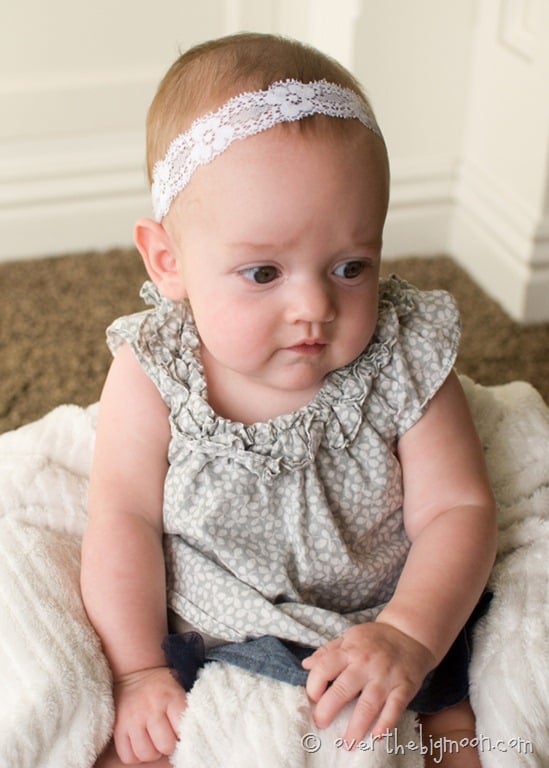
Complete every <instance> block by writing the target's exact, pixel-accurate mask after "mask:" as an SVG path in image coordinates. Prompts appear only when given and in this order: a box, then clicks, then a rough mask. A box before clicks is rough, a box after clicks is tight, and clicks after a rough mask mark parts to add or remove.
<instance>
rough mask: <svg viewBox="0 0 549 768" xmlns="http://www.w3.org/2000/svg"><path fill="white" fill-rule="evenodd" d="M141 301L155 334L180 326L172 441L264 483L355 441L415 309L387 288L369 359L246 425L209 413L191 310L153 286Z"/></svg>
mask: <svg viewBox="0 0 549 768" xmlns="http://www.w3.org/2000/svg"><path fill="white" fill-rule="evenodd" d="M141 296H142V298H143V299H144V300H145V301H146V303H147V304H149V305H152V306H153V307H154V309H153V310H152V313H153V316H154V317H155V325H156V328H157V329H162V328H166V327H168V326H171V327H172V328H173V321H174V320H175V319H177V321H178V325H177V327H178V330H177V338H176V339H175V342H176V348H175V349H174V350H172V352H171V354H169V353H167V358H170V359H169V360H168V359H166V364H167V365H169V366H170V368H171V371H170V378H171V380H172V381H173V383H174V385H175V391H174V392H172V401H173V396H174V394H177V396H178V398H179V400H180V404H181V406H182V407H178V408H176V409H175V410H176V411H177V414H176V415H174V407H173V406H172V421H173V425H172V428H173V431H174V432H175V434H174V437H178V436H180V437H181V438H182V440H181V443H182V444H183V443H184V444H185V446H187V448H188V450H189V451H190V450H193V451H198V452H202V453H207V454H214V455H216V456H219V455H227V456H231V457H232V458H233V459H234V460H235V461H239V462H240V463H244V464H246V466H248V468H249V469H251V470H252V471H254V472H255V473H257V474H260V475H262V476H265V475H271V476H272V475H276V474H278V472H279V471H280V469H281V468H282V467H286V468H297V467H299V466H304V465H305V464H307V463H309V462H310V461H311V460H312V458H313V457H314V455H315V454H316V451H317V448H318V447H319V445H320V444H326V445H327V446H328V447H329V448H332V449H336V450H337V449H342V448H344V447H345V446H347V445H349V444H350V443H351V442H352V441H353V440H354V438H355V436H356V434H357V432H358V430H359V428H360V425H361V423H362V420H363V414H364V409H363V404H364V401H365V400H366V398H367V397H368V395H369V393H370V391H371V388H372V382H373V381H374V379H375V378H376V376H377V375H378V374H379V371H380V370H381V369H382V368H383V367H385V366H386V365H387V364H388V363H389V361H390V360H391V357H392V350H393V346H394V344H395V342H396V340H397V337H398V332H399V315H402V314H403V313H405V314H406V313H407V312H409V311H410V310H411V309H412V302H411V299H409V297H408V296H406V284H403V283H402V282H401V281H400V280H398V279H397V278H389V279H388V280H385V281H382V282H381V284H380V292H379V317H378V323H377V326H376V330H375V333H374V336H373V338H372V341H371V342H370V344H369V345H368V347H367V348H366V349H365V351H364V352H363V353H362V354H361V355H360V356H359V357H358V358H356V360H354V361H353V362H351V363H349V364H348V365H346V366H345V367H343V368H340V369H337V370H335V371H332V372H331V373H330V374H329V375H328V376H327V377H326V379H325V381H324V383H323V385H322V387H321V389H320V390H319V392H318V393H317V394H316V395H315V397H314V398H313V399H312V400H311V401H310V402H309V403H308V404H307V405H305V406H303V407H302V408H300V409H298V410H296V411H294V412H292V413H288V414H283V415H280V416H277V417H275V418H273V419H271V420H269V421H266V422H258V423H255V424H249V425H248V424H242V423H240V422H235V421H231V420H229V419H226V418H224V417H222V416H219V415H218V414H216V413H215V411H214V410H213V409H212V408H211V406H210V405H209V403H208V400H207V385H206V380H205V376H204V370H203V367H202V362H201V359H200V340H199V336H198V331H197V328H196V325H195V322H194V317H193V315H192V312H191V310H190V307H189V306H188V305H187V303H186V302H177V303H176V302H172V301H170V300H169V299H166V298H164V297H163V296H161V295H160V293H159V291H158V289H157V288H156V286H154V285H153V283H151V282H147V283H145V285H144V286H143V288H142V290H141ZM397 307H398V312H397ZM160 335H162V333H161V334H160ZM172 338H173V337H172ZM176 442H177V441H176Z"/></svg>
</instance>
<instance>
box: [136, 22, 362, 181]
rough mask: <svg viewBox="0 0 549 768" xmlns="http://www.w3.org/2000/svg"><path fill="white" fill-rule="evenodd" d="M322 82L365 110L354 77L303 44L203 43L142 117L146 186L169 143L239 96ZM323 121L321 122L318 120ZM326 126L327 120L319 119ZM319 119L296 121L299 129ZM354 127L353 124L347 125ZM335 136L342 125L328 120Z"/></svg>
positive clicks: (246, 39) (262, 38)
mask: <svg viewBox="0 0 549 768" xmlns="http://www.w3.org/2000/svg"><path fill="white" fill-rule="evenodd" d="M288 79H295V80H300V81H301V82H304V83H308V82H311V81H314V80H327V81H329V82H331V83H336V84H338V85H341V86H343V87H345V88H349V89H350V90H352V91H354V92H355V93H356V94H357V95H358V96H359V98H360V99H362V100H363V101H364V102H365V103H366V104H367V105H368V106H369V102H368V99H367V98H366V96H365V94H364V92H363V90H362V88H361V87H360V84H359V83H358V81H357V80H356V78H355V77H353V75H352V74H351V73H350V72H349V71H348V70H347V69H345V67H343V66H342V65H341V64H339V63H338V62H337V61H335V60H334V59H332V58H330V57H329V56H326V55H325V54H323V53H321V52H320V51H318V50H316V49H315V48H312V47H310V46H308V45H305V44H304V43H301V42H298V41H295V40H290V39H288V38H284V37H279V36H276V35H268V34H260V33H241V34H237V35H231V36H228V37H222V38H219V39H217V40H212V41H210V42H206V43H202V44H200V45H197V46H195V47H194V48H191V49H190V50H188V51H187V52H186V53H184V54H182V56H180V57H179V58H178V59H177V60H176V61H175V62H174V64H173V65H172V66H171V67H170V69H169V70H168V72H167V73H166V75H165V76H164V78H163V80H162V82H161V83H160V86H159V88H158V91H157V93H156V96H155V98H154V100H153V102H152V104H151V106H150V109H149V113H148V116H147V169H148V174H149V181H150V180H151V179H152V171H153V168H154V165H155V163H156V162H157V161H158V160H160V159H161V158H162V157H164V155H165V153H166V151H167V149H168V146H169V145H170V142H171V141H172V140H173V139H174V138H175V137H176V136H177V135H179V134H180V133H181V132H183V131H185V130H186V129H187V128H189V126H190V125H191V123H192V122H193V121H194V120H195V119H196V118H197V117H200V116H202V115H204V114H206V113H208V112H211V111H212V110H215V109H217V108H218V107H220V106H221V105H222V104H224V103H225V102H226V101H227V100H228V99H230V98H232V97H233V96H237V95H239V94H240V93H242V92H243V91H249V90H263V89H265V88H268V87H269V86H270V85H272V83H275V82H277V81H279V80H288ZM322 119H323V118H322V117H320V120H322ZM324 120H326V118H324ZM315 121H316V122H318V121H319V117H318V116H314V117H309V118H306V119H305V120H300V121H299V123H298V126H299V128H301V129H302V128H303V126H304V125H307V124H310V123H311V122H315ZM351 122H354V121H351ZM329 123H330V124H338V128H336V129H339V130H344V129H345V127H343V128H342V127H341V124H342V123H347V124H348V123H349V121H346V120H329Z"/></svg>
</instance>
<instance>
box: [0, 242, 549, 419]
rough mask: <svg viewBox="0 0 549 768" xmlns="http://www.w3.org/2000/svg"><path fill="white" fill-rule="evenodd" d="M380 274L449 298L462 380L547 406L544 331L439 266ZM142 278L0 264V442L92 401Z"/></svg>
mask: <svg viewBox="0 0 549 768" xmlns="http://www.w3.org/2000/svg"><path fill="white" fill-rule="evenodd" d="M384 272H385V274H387V273H390V272H396V273H398V274H399V275H401V276H402V277H404V278H406V279H407V280H409V281H410V282H412V283H415V284H416V285H418V286H419V287H422V288H445V289H446V290H449V291H451V292H452V293H453V294H454V296H455V297H456V299H457V301H458V304H459V307H460V310H461V313H462V320H463V336H462V344H461V352H460V355H459V357H458V361H457V368H458V372H459V373H464V374H466V375H468V376H470V377H471V378H472V379H474V380H475V381H477V382H479V383H480V384H485V385H492V384H504V383H506V382H509V381H514V380H518V379H520V380H523V381H528V382H530V383H531V384H533V385H534V387H536V389H538V391H539V392H540V393H541V394H542V396H543V397H544V398H545V400H546V401H549V354H548V351H549V324H543V325H536V326H530V327H527V326H526V327H524V326H521V325H518V324H517V323H515V322H513V321H512V320H511V319H510V318H509V317H508V316H507V315H506V314H505V313H504V312H503V311H502V309H501V308H500V307H499V306H498V305H497V304H496V303H495V302H494V301H492V300H490V299H489V298H487V296H486V295H485V294H484V293H483V291H482V290H481V289H480V288H478V286H477V285H476V284H475V283H474V282H473V281H472V280H471V279H470V278H469V277H468V275H467V274H466V273H465V272H464V271H463V270H461V269H460V268H459V267H457V266H456V265H455V264H454V262H452V261H451V259H449V258H446V257H436V258H405V259H398V260H396V261H394V260H391V261H387V262H386V263H385V265H384ZM145 277H146V275H145V272H144V269H143V266H142V265H141V261H140V258H139V256H138V254H137V252H136V251H134V250H133V249H128V250H120V249H118V250H112V251H109V252H105V253H87V254H78V255H69V256H60V257H57V258H47V259H39V260H35V261H23V262H11V263H4V264H0V361H1V376H0V432H4V431H6V430H9V429H14V428H16V427H18V426H20V425H22V424H25V423H27V422H29V421H33V420H35V419H37V418H39V417H41V416H43V415H44V414H45V413H47V412H48V411H49V410H51V409H52V408H54V407H55V406H56V405H61V404H63V403H76V404H77V405H88V404H90V403H93V402H95V401H96V400H97V399H98V398H99V395H100V392H101V386H102V382H103V380H104V377H105V374H106V371H107V369H108V366H109V363H110V354H109V352H108V350H107V348H106V345H105V341H104V339H105V328H106V326H107V325H108V324H109V323H110V322H111V321H112V320H113V319H115V318H116V317H118V316H119V315H122V314H126V313H130V312H134V311H138V310H140V309H143V308H144V305H143V304H142V301H141V299H140V298H139V295H138V292H139V287H140V286H141V283H142V282H143V280H144V279H145Z"/></svg>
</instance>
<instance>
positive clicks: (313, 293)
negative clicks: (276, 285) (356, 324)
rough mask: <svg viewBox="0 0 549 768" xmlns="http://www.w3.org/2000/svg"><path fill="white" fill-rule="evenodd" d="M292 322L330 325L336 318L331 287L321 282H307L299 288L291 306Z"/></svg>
mask: <svg viewBox="0 0 549 768" xmlns="http://www.w3.org/2000/svg"><path fill="white" fill-rule="evenodd" d="M289 317H290V322H294V323H295V322H303V323H328V322H330V321H331V320H333V319H334V317H335V305H334V301H333V298H332V296H331V292H330V290H329V287H328V286H326V285H325V284H324V283H322V282H321V281H318V282H316V281H315V282H313V281H307V282H304V283H302V284H301V285H300V286H299V287H297V288H296V289H295V290H294V292H293V295H292V299H291V302H290V305H289Z"/></svg>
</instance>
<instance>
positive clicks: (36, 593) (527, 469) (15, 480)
mask: <svg viewBox="0 0 549 768" xmlns="http://www.w3.org/2000/svg"><path fill="white" fill-rule="evenodd" d="M462 384H463V385H464V388H465V391H466V394H467V397H468V399H469V402H470V405H471V409H472V411H473V416H474V419H475V422H476V424H477V428H478V431H479V434H480V436H481V439H482V441H483V445H484V448H485V453H486V459H487V463H488V468H489V472H490V476H491V480H492V484H493V488H494V491H495V494H496V497H497V500H498V504H499V510H500V539H499V554H498V559H497V562H496V565H495V567H494V570H493V573H492V576H491V581H490V583H491V587H492V588H493V590H494V592H495V597H494V599H493V602H492V605H491V608H490V611H489V613H488V614H487V616H485V617H484V619H482V620H481V622H480V623H479V625H478V627H477V631H476V638H475V650H474V657H473V663H472V668H471V679H472V690H471V699H472V703H473V707H474V709H475V712H476V715H477V736H478V741H479V750H480V754H481V759H482V764H483V766H485V768H507V767H509V768H510V767H511V766H516V768H519V766H520V767H521V768H532V767H534V766H536V768H542V767H543V766H548V765H549V734H548V723H549V717H548V714H549V678H548V673H547V659H548V655H547V650H548V648H547V642H548V641H547V638H548V636H549V633H548V629H549V627H548V623H549V621H548V619H549V616H548V600H547V584H548V579H547V564H548V562H549V557H548V554H549V552H548V543H549V410H548V409H547V407H546V406H545V405H544V403H543V401H542V400H541V398H540V397H539V395H538V394H537V393H536V392H535V391H534V390H533V389H532V388H531V387H530V386H529V385H527V384H523V383H518V382H517V383H513V384H509V385H505V386H502V387H492V388H484V387H480V386H478V385H475V384H473V383H472V382H471V381H469V380H468V379H465V378H462ZM96 410H97V409H96V407H95V406H91V407H90V408H88V409H82V408H78V407H76V406H61V407H60V408H58V409H56V410H55V411H52V412H51V413H50V414H48V415H47V416H46V417H45V418H44V419H42V420H40V421H38V422H35V423H33V424H29V425H27V426H25V427H22V428H21V429H18V430H16V431H14V432H10V433H6V434H4V435H2V436H0V688H1V691H2V695H1V697H0V766H2V768H4V766H5V767H6V768H8V766H9V768H12V767H13V768H15V767H17V768H61V766H62V767H63V768H91V766H93V763H94V760H95V758H96V756H97V755H98V754H99V753H100V751H101V750H102V748H103V746H104V745H105V744H106V743H107V741H108V739H109V735H110V731H111V728H112V721H113V708H112V699H111V680H110V675H109V670H108V666H107V664H106V662H105V659H104V657H103V655H102V653H101V647H100V644H99V641H98V639H97V638H96V636H95V634H94V632H93V630H92V629H91V627H90V625H89V623H88V621H87V618H86V615H85V612H84V609H83V606H82V603H81V600H80V594H79V586H78V585H79V549H80V537H81V535H82V531H83V529H84V526H85V522H86V492H87V480H88V476H89V469H90V462H91V454H92V449H93V440H94V427H95V417H96ZM346 716H347V713H343V714H342V716H341V717H340V718H339V719H338V720H337V721H336V722H335V723H334V724H332V726H331V727H330V729H329V730H327V731H321V732H319V731H317V730H316V729H315V727H314V725H313V723H312V720H311V716H310V710H309V706H308V703H307V699H306V696H305V693H304V691H303V689H299V688H294V687H292V686H289V685H286V684H283V683H277V682H275V681H272V680H268V679H264V678H259V677H255V676H253V675H251V674H249V673H247V672H243V671H240V670H237V669H234V668H231V667H228V666H226V665H223V664H212V665H210V666H209V667H207V668H206V669H205V670H204V671H203V673H202V675H201V677H200V679H199V680H198V682H197V684H196V685H195V687H194V688H193V691H192V692H191V694H190V697H189V707H188V709H187V711H186V712H185V714H184V715H183V718H182V721H181V726H180V742H179V746H178V749H177V751H176V753H175V755H174V756H173V758H172V759H173V763H174V765H175V766H176V767H177V768H210V767H211V768H214V767H216V766H218V767H219V768H237V766H238V768H252V767H253V768H256V767H257V766H258V765H261V766H262V767H263V766H264V767H266V768H269V767H270V768H286V767H287V768H301V767H302V766H303V767H305V766H316V767H317V768H322V767H323V766H332V768H336V767H337V766H339V765H343V766H348V767H349V768H351V767H352V766H376V767H377V768H389V767H390V766H401V767H402V768H415V767H416V766H421V765H422V763H423V758H422V750H424V749H426V748H427V746H428V743H427V742H426V741H425V740H424V742H423V743H422V742H421V740H420V737H419V735H418V733H417V732H416V730H415V728H414V721H413V718H412V715H411V714H410V713H407V714H406V715H405V716H404V718H403V719H402V721H401V723H400V724H399V726H398V728H397V729H395V731H394V732H393V733H392V734H389V736H388V738H387V739H386V740H384V741H383V742H377V743H372V742H371V741H369V740H368V739H365V741H364V742H363V743H361V744H359V745H358V749H355V750H354V751H349V750H348V749H347V746H348V745H346V744H345V743H343V740H342V738H341V735H342V733H343V732H344V729H343V725H342V723H343V721H344V720H345V718H346ZM433 747H434V749H437V748H438V750H439V751H443V750H444V749H446V750H449V749H451V748H452V745H451V744H446V745H438V747H437V745H433Z"/></svg>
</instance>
